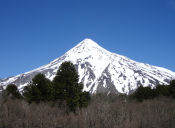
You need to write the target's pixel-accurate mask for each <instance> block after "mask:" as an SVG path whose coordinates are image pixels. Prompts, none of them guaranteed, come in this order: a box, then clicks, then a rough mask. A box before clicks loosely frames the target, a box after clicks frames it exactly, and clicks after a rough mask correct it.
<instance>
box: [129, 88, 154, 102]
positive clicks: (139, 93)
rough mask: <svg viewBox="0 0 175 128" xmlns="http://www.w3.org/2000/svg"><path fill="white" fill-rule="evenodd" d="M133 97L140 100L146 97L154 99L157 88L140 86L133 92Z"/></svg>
mask: <svg viewBox="0 0 175 128" xmlns="http://www.w3.org/2000/svg"><path fill="white" fill-rule="evenodd" d="M132 97H133V98H135V99H137V100H138V101H140V102H141V101H143V100H144V99H153V98H155V97H156V93H155V89H151V87H143V86H139V87H138V88H137V89H136V91H135V92H134V93H133V94H132Z"/></svg>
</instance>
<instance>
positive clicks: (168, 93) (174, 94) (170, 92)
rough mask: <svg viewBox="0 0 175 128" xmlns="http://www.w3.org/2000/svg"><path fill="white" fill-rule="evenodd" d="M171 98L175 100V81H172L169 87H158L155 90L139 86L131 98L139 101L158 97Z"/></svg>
mask: <svg viewBox="0 0 175 128" xmlns="http://www.w3.org/2000/svg"><path fill="white" fill-rule="evenodd" d="M161 96H163V97H169V98H174V99H175V80H172V81H171V82H170V83H169V85H161V84H160V85H157V86H156V87H155V88H151V87H150V86H148V87H143V86H139V87H138V88H137V89H136V90H135V92H134V93H133V94H131V97H132V98H134V99H136V100H137V101H140V102H141V101H143V100H147V99H155V98H157V97H161Z"/></svg>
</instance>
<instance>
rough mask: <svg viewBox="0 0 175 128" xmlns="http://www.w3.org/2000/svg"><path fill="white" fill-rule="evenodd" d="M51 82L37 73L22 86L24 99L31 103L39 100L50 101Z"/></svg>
mask: <svg viewBox="0 0 175 128" xmlns="http://www.w3.org/2000/svg"><path fill="white" fill-rule="evenodd" d="M51 88H52V83H51V81H50V80H49V79H47V78H46V77H45V75H43V74H37V75H36V76H35V77H34V78H33V79H32V82H30V83H29V85H28V86H26V87H25V88H24V91H23V96H24V97H25V99H26V100H27V101H28V102H29V103H31V102H33V101H34V102H36V103H39V102H40V101H50V100H52V92H51Z"/></svg>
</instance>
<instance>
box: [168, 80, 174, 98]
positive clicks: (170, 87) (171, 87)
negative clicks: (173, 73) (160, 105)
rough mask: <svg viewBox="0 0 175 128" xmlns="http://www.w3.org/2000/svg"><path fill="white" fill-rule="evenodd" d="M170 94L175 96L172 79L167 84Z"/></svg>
mask: <svg viewBox="0 0 175 128" xmlns="http://www.w3.org/2000/svg"><path fill="white" fill-rule="evenodd" d="M169 92H170V95H171V96H172V97H173V98H175V80H172V81H171V82H170V85H169Z"/></svg>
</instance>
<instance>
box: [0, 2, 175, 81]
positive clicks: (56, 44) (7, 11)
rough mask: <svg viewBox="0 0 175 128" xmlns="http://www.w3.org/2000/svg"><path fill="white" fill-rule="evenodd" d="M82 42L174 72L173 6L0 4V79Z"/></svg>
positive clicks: (33, 67) (174, 26)
mask: <svg viewBox="0 0 175 128" xmlns="http://www.w3.org/2000/svg"><path fill="white" fill-rule="evenodd" d="M84 38H91V39H92V40H94V41H96V42H97V43H98V44H99V45H101V46H102V47H104V48H106V49H107V50H109V51H111V52H115V53H118V54H121V55H124V56H127V57H129V58H131V59H133V60H136V61H139V62H144V63H148V64H151V65H156V66H160V67H165V68H168V69H170V70H173V71H175V59H174V55H175V0H0V60H1V61H0V78H4V77H8V76H14V75H17V74H20V73H24V72H26V71H29V70H32V69H35V68H37V67H40V66H42V65H44V64H47V63H49V62H50V61H52V60H54V59H56V58H57V57H59V56H61V55H63V54H64V53H65V52H66V51H68V50H69V49H70V48H72V47H74V46H75V45H76V44H77V43H79V42H80V41H81V40H83V39H84Z"/></svg>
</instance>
